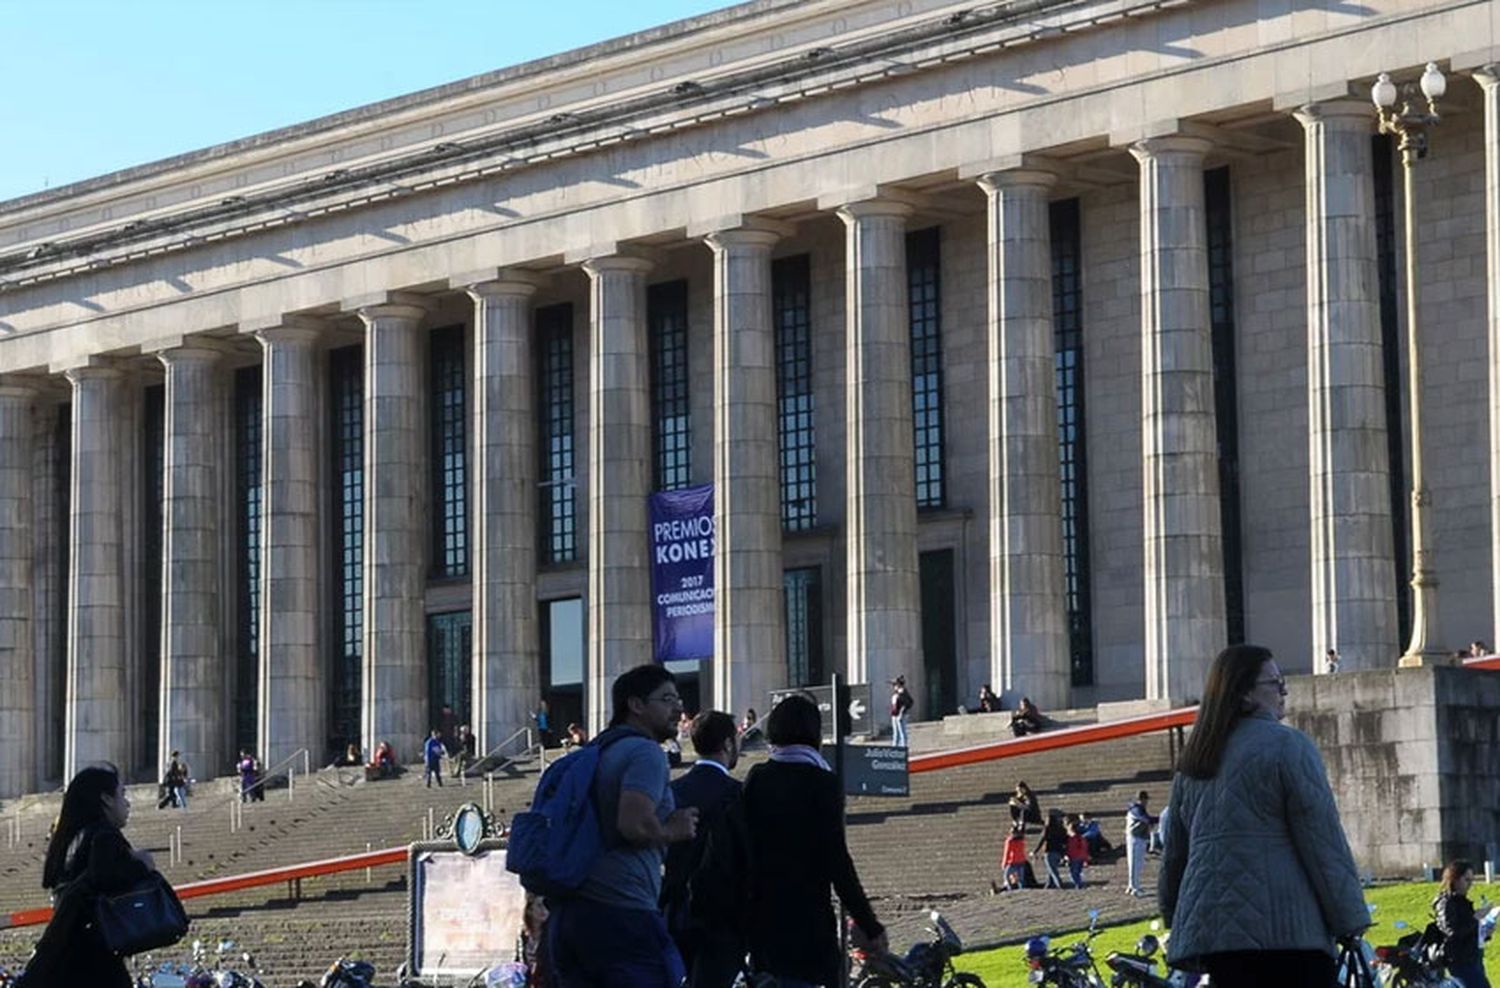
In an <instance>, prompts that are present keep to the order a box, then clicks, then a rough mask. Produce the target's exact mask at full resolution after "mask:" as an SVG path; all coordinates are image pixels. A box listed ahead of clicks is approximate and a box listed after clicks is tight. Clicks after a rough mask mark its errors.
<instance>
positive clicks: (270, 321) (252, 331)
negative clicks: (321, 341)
mask: <svg viewBox="0 0 1500 988" xmlns="http://www.w3.org/2000/svg"><path fill="white" fill-rule="evenodd" d="M284 329H295V330H299V331H302V332H307V333H311V334H312V335H313V336H314V337H316V336H319V335H321V334H323V333H324V332H326V331H327V330H328V321H327V320H326V319H320V318H318V317H317V316H304V315H292V314H289V313H281V314H278V315H274V316H259V317H256V318H253V319H242V320H241V321H240V323H239V331H240V334H241V335H243V336H254V337H255V338H256V339H263V338H264V337H265V334H266V333H279V332H280V331H281V330H284Z"/></svg>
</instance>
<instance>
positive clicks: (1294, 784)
mask: <svg viewBox="0 0 1500 988" xmlns="http://www.w3.org/2000/svg"><path fill="white" fill-rule="evenodd" d="M1285 714H1286V679H1285V678H1284V677H1283V676H1282V673H1281V669H1280V668H1279V667H1278V666H1277V664H1276V659H1275V657H1274V656H1272V654H1271V652H1270V650H1269V649H1265V648H1261V647H1259V646H1257V645H1232V646H1230V647H1229V648H1226V649H1224V651H1222V652H1220V653H1219V656H1218V658H1216V659H1215V660H1214V663H1213V666H1212V667H1211V668H1210V669H1209V673H1208V682H1207V684H1206V685H1205V687H1204V695H1203V702H1202V704H1201V705H1200V706H1199V708H1198V719H1197V722H1196V723H1195V724H1194V725H1193V733H1192V736H1191V737H1189V738H1188V742H1187V745H1186V746H1185V747H1184V748H1183V750H1182V755H1181V757H1180V758H1179V760H1178V763H1177V775H1176V777H1175V778H1174V779H1173V780H1172V795H1171V799H1170V801H1169V802H1170V805H1171V807H1172V813H1171V815H1170V817H1169V819H1168V822H1167V829H1168V832H1167V835H1166V850H1165V851H1164V853H1163V855H1162V865H1161V877H1160V882H1159V885H1158V889H1157V895H1158V899H1159V901H1160V905H1161V910H1162V917H1163V918H1164V919H1165V920H1166V923H1167V925H1168V926H1169V927H1171V929H1172V938H1171V940H1170V942H1169V947H1168V958H1167V959H1168V962H1169V963H1171V964H1172V965H1173V966H1174V967H1180V968H1185V969H1187V970H1195V971H1207V972H1208V974H1209V975H1210V976H1211V978H1212V980H1213V984H1214V988H1241V986H1244V988H1252V986H1265V985H1276V986H1278V988H1304V986H1305V988H1330V986H1331V985H1332V984H1333V982H1334V968H1335V958H1336V956H1337V952H1336V947H1335V941H1336V940H1339V939H1341V938H1344V937H1348V936H1352V935H1354V934H1356V933H1358V932H1359V931H1360V930H1362V929H1364V928H1365V927H1366V926H1368V925H1369V923H1370V916H1369V912H1368V910H1367V909H1366V908H1365V903H1364V895H1363V893H1362V892H1361V890H1360V884H1359V872H1358V870H1357V869H1356V867H1355V864H1354V856H1353V855H1352V854H1351V853H1350V851H1349V842H1348V841H1347V840H1346V839H1345V837H1344V828H1343V826H1342V825H1341V824H1340V823H1339V814H1338V807H1337V806H1336V805H1335V804H1334V800H1333V791H1332V790H1331V789H1330V788H1329V786H1328V774H1327V772H1326V771H1325V770H1324V768H1323V759H1322V756H1321V755H1319V753H1318V749H1317V746H1316V745H1315V744H1313V741H1312V739H1311V738H1309V737H1308V736H1307V735H1305V734H1303V733H1302V732H1300V731H1298V730H1296V729H1294V728H1291V727H1288V726H1286V725H1284V724H1282V723H1281V720H1282V718H1283V717H1284V716H1285Z"/></svg>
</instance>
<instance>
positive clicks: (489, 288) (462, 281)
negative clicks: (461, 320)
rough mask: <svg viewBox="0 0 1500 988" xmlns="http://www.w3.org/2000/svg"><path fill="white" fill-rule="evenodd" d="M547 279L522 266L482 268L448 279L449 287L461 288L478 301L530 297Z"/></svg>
mask: <svg viewBox="0 0 1500 988" xmlns="http://www.w3.org/2000/svg"><path fill="white" fill-rule="evenodd" d="M546 280H547V279H546V278H545V277H544V276H543V275H541V274H538V273H537V272H535V271H526V270H523V269H521V268H481V269H480V270H478V271H466V272H464V273H462V274H458V275H453V276H452V277H450V278H449V279H448V287H449V288H457V289H461V290H462V291H463V292H464V294H466V295H468V296H469V297H470V298H472V299H474V300H475V301H476V302H478V301H482V300H483V299H486V298H494V297H497V296H513V297H520V298H530V297H531V296H533V295H535V294H536V291H537V289H538V288H540V287H542V285H543V283H545V281H546Z"/></svg>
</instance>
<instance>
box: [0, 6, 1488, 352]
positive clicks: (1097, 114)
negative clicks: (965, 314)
mask: <svg viewBox="0 0 1500 988" xmlns="http://www.w3.org/2000/svg"><path fill="white" fill-rule="evenodd" d="M1124 6H1125V4H1124V3H1123V2H1122V3H1115V4H1104V5H1096V4H1084V5H1082V6H1078V7H1069V8H1067V15H1068V16H1073V14H1075V13H1079V12H1087V11H1090V10H1092V11H1095V12H1096V13H1098V12H1100V11H1103V10H1105V9H1106V8H1107V9H1110V10H1120V9H1124ZM1377 6H1378V7H1379V10H1378V11H1377V14H1376V16H1374V17H1369V16H1364V17H1353V16H1350V17H1349V18H1344V17H1343V16H1342V15H1339V16H1338V17H1330V18H1328V19H1327V24H1328V25H1330V26H1329V28H1328V30H1326V31H1324V32H1323V33H1322V34H1306V33H1304V34H1303V35H1300V36H1293V35H1292V34H1287V35H1286V36H1285V37H1282V38H1281V39H1280V40H1273V41H1272V42H1271V43H1269V44H1268V43H1266V38H1268V37H1272V36H1274V35H1275V34H1276V31H1274V30H1269V29H1268V28H1267V27H1266V26H1265V25H1264V24H1261V25H1257V24H1256V23H1255V22H1254V21H1253V19H1252V20H1250V21H1249V22H1247V23H1243V24H1242V25H1241V26H1242V28H1244V29H1243V30H1240V31H1238V32H1236V31H1234V30H1231V28H1230V26H1229V25H1233V24H1235V23H1238V22H1243V20H1244V17H1245V16H1246V15H1247V14H1248V13H1250V12H1253V11H1255V10H1256V9H1258V5H1257V4H1256V3H1255V2H1254V0H1225V2H1222V3H1219V4H1213V5H1209V4H1204V5H1202V8H1201V9H1195V10H1178V9H1177V8H1176V7H1175V6H1171V5H1168V6H1166V7H1164V8H1162V9H1160V10H1156V8H1155V7H1153V11H1154V13H1153V16H1155V17H1159V18H1160V19H1161V21H1160V24H1159V28H1160V29H1159V30H1158V31H1157V33H1156V34H1155V35H1153V36H1154V37H1162V36H1167V35H1173V36H1178V35H1180V36H1181V37H1182V38H1183V40H1182V41H1181V42H1180V43H1177V44H1175V45H1174V46H1169V47H1172V48H1173V50H1174V51H1175V52H1180V54H1173V55H1164V54H1160V53H1157V54H1156V55H1155V56H1154V65H1155V68H1154V69H1152V70H1151V71H1145V72H1142V71H1139V57H1138V56H1139V54H1140V53H1139V52H1137V51H1134V50H1132V49H1131V44H1132V42H1131V41H1130V40H1129V39H1128V38H1126V37H1125V36H1124V35H1122V36H1121V40H1120V43H1119V44H1120V50H1119V51H1118V52H1116V53H1115V55H1114V56H1113V57H1110V56H1108V55H1107V54H1106V55H1101V51H1105V52H1107V51H1108V46H1107V45H1104V46H1101V42H1100V39H1101V38H1103V37H1104V35H1102V34H1099V33H1097V32H1098V31H1102V30H1105V29H1104V28H1102V27H1100V26H1099V25H1098V24H1091V25H1090V26H1089V30H1090V31H1094V32H1095V33H1093V34H1090V33H1088V32H1086V31H1085V30H1084V29H1083V28H1080V29H1079V30H1078V31H1076V32H1070V31H1060V32H1059V31H1054V32H1050V33H1048V34H1047V35H1046V36H1045V37H1041V38H1037V39H1031V40H1034V41H1038V42H1040V41H1045V42H1046V44H1045V45H1044V44H1040V43H1037V44H1031V43H1029V42H1028V43H1021V42H1019V41H1018V42H1017V43H1016V45H1015V46H1013V47H1007V46H1006V45H1001V46H1000V49H1003V52H1002V54H1001V55H999V56H997V57H998V58H1002V59H1004V61H996V62H990V63H984V64H980V63H977V62H975V61H974V60H973V59H967V60H965V59H955V60H953V61H951V62H944V63H943V64H941V65H936V66H933V67H931V68H928V67H925V66H923V67H922V68H921V70H919V71H903V72H900V73H896V74H887V75H885V76H882V79H883V80H884V81H883V82H882V83H881V85H880V86H879V87H871V86H861V85H859V84H858V82H857V80H856V82H854V83H850V84H849V85H848V86H843V87H839V88H836V89H835V90H833V91H831V92H829V93H828V94H827V95H826V96H825V97H824V98H823V99H821V100H807V99H800V98H799V99H798V100H789V101H786V102H784V103H778V104H777V109H776V110H775V111H774V112H767V113H756V114H741V115H736V116H734V117H733V118H730V117H724V118H720V119H717V120H716V121H710V120H700V121H699V123H698V124H697V129H696V131H695V132H694V133H693V134H686V133H675V132H669V131H668V130H663V131H661V132H660V133H653V134H649V135H646V136H649V137H650V138H651V139H650V140H645V139H641V140H633V141H630V142H625V143H622V144H621V145H619V146H617V147H614V148H612V149H608V150H603V151H601V150H599V149H597V148H596V149H595V151H596V152H597V153H594V154H591V155H579V156H576V157H574V158H571V159H569V160H562V159H557V160H555V161H553V163H552V164H551V165H549V166H548V167H547V168H545V169H538V168H532V169H525V168H513V169H511V170H510V171H509V172H507V173H506V175H505V176H503V177H500V176H499V175H498V174H497V175H494V176H489V177H484V176H478V177H475V178H473V179H472V180H465V181H463V182H458V181H456V180H455V183H454V184H453V185H452V186H451V188H445V189H444V190H443V191H441V192H437V191H433V192H431V193H428V194H404V195H403V196H402V197H400V198H397V199H395V200H393V201H365V202H364V203H363V206H362V208H360V209H358V210H353V209H345V210H343V211H333V210H321V211H320V210H312V209H307V210H298V211H296V213H295V215H294V216H293V215H287V216H285V217H282V219H283V220H284V223H285V224H296V229H282V228H280V227H271V226H265V225H263V226H262V227H261V228H259V229H258V230H254V231H245V232H244V233H243V234H241V235H237V236H236V237H230V236H228V235H227V234H226V235H225V236H224V237H221V238H219V239H216V240H213V241H212V242H207V241H192V238H188V240H186V241H184V244H183V246H181V247H180V248H178V249H176V250H175V252H168V251H167V250H166V248H164V247H163V248H162V249H161V251H160V253H159V254H156V255H153V256H142V257H140V258H139V259H137V260H135V261H134V262H133V263H129V264H120V265H116V266H114V267H106V268H105V269H104V270H100V269H99V268H98V267H97V265H95V264H94V263H93V262H92V261H91V262H90V265H89V266H88V268H87V270H83V271H78V272H75V273H74V274H73V275H72V276H67V272H66V271H64V270H63V269H62V268H60V267H58V268H52V269H45V270H44V271H40V272H33V273H34V274H37V275H38V276H40V274H43V273H45V274H47V275H48V277H50V278H51V280H50V281H47V280H33V281H31V282H29V283H28V284H25V285H23V284H20V283H19V281H18V280H17V277H18V274H19V272H12V273H9V274H7V273H4V272H0V370H4V369H7V368H10V367H13V366H15V367H23V366H28V364H27V363H26V361H28V360H29V361H32V364H31V366H34V365H35V362H36V360H37V357H38V355H40V354H43V353H46V354H49V356H48V357H47V359H49V360H50V359H52V357H51V356H50V355H52V354H58V353H72V352H78V351H82V350H95V349H97V346H98V342H99V340H101V339H106V340H110V341H119V343H120V345H131V344H132V343H133V344H134V345H139V342H140V341H144V340H148V339H151V338H154V337H156V336H159V335H160V330H159V329H155V330H154V331H153V329H152V324H153V323H154V324H155V325H157V326H160V325H161V324H162V322H163V321H164V312H165V310H166V309H168V308H170V310H171V316H170V324H171V325H179V326H188V327H196V326H213V325H226V324H235V325H243V324H244V323H245V322H246V321H247V320H249V321H255V320H265V319H274V318H279V314H280V313H284V312H302V311H316V310H319V309H320V307H321V308H328V307H331V308H332V309H333V310H334V311H337V310H338V309H339V308H340V306H341V304H342V302H343V300H345V299H347V298H350V297H353V296H355V295H358V294H360V293H362V292H367V291H368V290H369V286H371V285H388V286H390V289H391V290H393V291H403V290H404V291H417V292H420V293H430V292H433V291H447V290H451V286H452V285H453V282H452V280H451V279H452V278H453V277H454V273H455V272H467V271H475V270H479V269H486V268H494V269H500V268H513V267H526V268H531V269H537V268H539V267H540V262H539V259H542V258H549V259H556V260H558V261H559V262H561V263H565V264H573V263H577V261H578V260H579V259H580V258H582V257H585V256H587V255H589V254H590V253H593V252H596V251H597V250H598V249H599V246H600V245H599V242H600V240H601V239H602V238H601V234H603V235H604V237H607V238H609V241H608V242H609V243H610V244H612V245H614V246H615V248H616V249H618V248H619V247H620V246H621V245H628V246H638V245H640V244H641V243H642V242H651V243H655V244H658V245H661V246H668V244H664V243H662V241H661V238H662V236H663V231H677V232H676V234H675V235H676V236H678V237H679V238H681V239H682V241H683V242H687V241H688V240H690V239H694V237H693V234H695V233H696V234H697V235H699V236H701V234H702V231H704V230H706V229H707V228H709V227H710V226H712V225H713V224H715V223H716V222H717V221H718V220H719V219H720V218H722V217H724V216H726V215H728V214H729V213H731V212H732V213H734V214H735V215H738V216H741V217H756V216H762V217H774V218H777V219H782V220H785V219H796V218H797V217H798V216H800V215H807V210H809V209H814V210H815V209H820V208H822V207H824V206H825V205H826V204H827V203H829V202H831V201H832V200H833V199H834V198H841V197H845V196H847V194H848V193H847V190H849V189H850V188H853V187H855V186H860V187H868V188H871V189H879V190H883V191H885V190H895V191H896V192H897V193H901V192H903V191H904V192H908V193H910V192H916V191H921V192H922V194H923V196H924V197H925V201H927V202H928V203H930V204H931V208H932V210H933V211H935V212H937V211H941V210H942V209H944V208H947V209H950V210H951V209H952V208H953V206H954V201H953V200H946V199H945V198H944V197H943V195H942V194H941V192H939V193H938V194H936V195H935V194H933V193H932V192H931V191H930V190H931V189H933V188H939V189H941V188H943V183H944V182H947V183H948V187H949V188H951V187H953V186H954V185H957V184H959V183H960V180H961V176H962V174H963V172H964V171H965V170H970V173H971V174H972V165H970V164H969V163H974V162H992V161H998V160H1002V159H1005V158H1007V157H1011V156H1024V155H1027V154H1037V153H1045V152H1049V151H1055V150H1058V149H1068V148H1080V147H1084V146H1087V147H1089V148H1091V149H1092V150H1090V151H1089V152H1088V153H1087V154H1080V155H1078V157H1077V158H1076V159H1073V160H1068V159H1064V158H1061V157H1059V158H1058V159H1057V160H1058V163H1059V165H1060V166H1061V167H1062V168H1063V169H1064V170H1065V172H1069V171H1070V172H1071V178H1072V179H1073V180H1075V181H1076V182H1077V183H1078V184H1090V183H1092V184H1116V183H1119V182H1126V181H1130V180H1131V173H1130V171H1129V169H1130V168H1131V167H1132V166H1131V164H1130V163H1129V161H1128V158H1126V157H1125V156H1124V155H1123V154H1122V153H1120V152H1119V151H1118V150H1113V151H1112V150H1111V149H1110V143H1109V138H1110V137H1112V136H1118V135H1121V134H1123V133H1125V132H1126V131H1128V130H1130V129H1131V128H1132V127H1134V128H1136V129H1145V128H1147V127H1149V126H1151V125H1152V124H1151V121H1156V120H1160V119H1161V115H1162V114H1164V113H1175V114H1176V115H1175V116H1173V117H1171V119H1172V120H1174V121H1176V122H1177V125H1178V126H1181V127H1185V128H1186V129H1185V130H1184V131H1183V132H1185V133H1191V134H1192V136H1204V135H1211V136H1208V137H1207V139H1209V140H1210V141H1211V143H1212V144H1213V145H1214V147H1215V148H1216V149H1220V150H1222V151H1223V153H1225V154H1226V155H1233V154H1240V155H1258V154H1265V153H1275V152H1276V151H1277V150H1278V149H1281V148H1286V149H1288V150H1290V149H1291V148H1292V147H1293V145H1288V144H1286V142H1285V141H1283V140H1281V139H1280V138H1279V137H1277V136H1275V135H1269V136H1268V135H1267V134H1264V133H1262V132H1260V131H1259V130H1252V129H1250V128H1239V127H1235V126H1233V121H1232V120H1228V119H1227V117H1226V110H1227V109H1232V107H1233V106H1242V107H1245V108H1247V109H1246V112H1247V113H1252V114H1255V115H1258V118H1264V117H1265V116H1266V113H1267V110H1268V109H1269V108H1270V104H1271V101H1272V100H1273V99H1274V98H1276V97H1277V95H1278V93H1279V92H1280V90H1279V89H1278V79H1279V78H1282V77H1283V76H1282V75H1280V74H1281V73H1284V71H1285V66H1286V64H1287V63H1288V62H1291V61H1295V62H1298V63H1299V64H1300V63H1303V62H1305V63H1306V70H1305V71H1304V73H1303V74H1304V75H1307V76H1309V77H1312V76H1317V75H1318V74H1322V75H1326V76H1328V77H1329V78H1330V79H1332V77H1333V76H1338V78H1339V81H1341V82H1342V84H1343V85H1344V86H1345V87H1346V88H1347V86H1348V82H1347V79H1346V77H1345V74H1347V73H1352V74H1356V75H1358V74H1360V73H1365V74H1371V75H1373V73H1374V72H1376V71H1378V70H1379V69H1381V68H1382V67H1384V66H1382V65H1376V64H1375V63H1374V61H1373V59H1375V58H1377V57H1379V58H1381V59H1389V58H1391V57H1393V51H1394V52H1395V55H1394V57H1397V58H1406V57H1408V56H1409V60H1410V61H1411V62H1413V63H1416V62H1418V61H1420V60H1422V59H1424V58H1425V57H1426V53H1427V52H1429V51H1430V50H1432V49H1433V48H1434V46H1436V47H1437V48H1451V49H1453V50H1458V49H1459V48H1460V47H1464V46H1471V45H1472V41H1471V40H1469V36H1470V35H1472V33H1473V31H1472V27H1473V25H1470V26H1469V28H1466V27H1465V23H1466V21H1465V15H1466V14H1467V12H1470V11H1473V12H1478V13H1479V14H1482V13H1483V9H1482V8H1483V6H1484V4H1483V3H1482V2H1481V0H1450V2H1446V3H1436V4H1433V3H1425V4H1417V3H1415V2H1413V0H1385V2H1384V3H1379V2H1377ZM1047 9H1048V10H1051V8H1050V7H1049V8H1047ZM1210 12H1211V15H1210ZM1049 16H1052V17H1054V18H1057V17H1062V16H1064V13H1062V12H1058V13H1054V14H1050V15H1049ZM1080 16H1081V14H1080ZM1289 16H1290V15H1289ZM1429 17H1430V22H1429V21H1428V20H1427V19H1426V18H1429ZM1346 21H1347V23H1346ZM1398 22H1399V23H1398ZM1080 23H1081V22H1080ZM1033 26H1034V25H1033ZM1287 26H1288V29H1290V26H1289V22H1288V25H1287ZM1003 27H1004V26H1002V25H996V24H993V23H992V24H990V25H989V26H988V27H987V28H986V30H990V31H992V32H998V31H1001V30H1002V28H1003ZM1418 27H1421V28H1422V29H1421V30H1418V29H1417V28H1418ZM1387 28H1389V29H1390V30H1391V31H1392V34H1391V37H1390V38H1389V39H1386V38H1382V45H1381V46H1375V45H1370V46H1366V47H1368V48H1370V49H1371V51H1370V53H1369V54H1368V56H1367V57H1368V58H1370V59H1372V61H1371V62H1370V64H1369V65H1368V66H1367V65H1363V64H1361V63H1360V62H1359V58H1358V57H1345V58H1342V59H1339V58H1333V57H1330V55H1329V53H1330V52H1331V51H1334V50H1340V51H1345V50H1348V49H1350V48H1352V47H1356V46H1351V45H1350V43H1349V36H1350V34H1352V33H1357V32H1358V31H1364V30H1369V31H1381V30H1386V29H1387ZM1009 29H1010V30H1015V31H1019V30H1020V29H1021V28H1020V26H1017V25H1009ZM1195 32H1196V33H1195ZM1247 32H1248V33H1247ZM1398 32H1399V33H1398ZM978 37H979V36H978V35H974V36H970V37H968V38H967V41H977V40H978ZM1106 40H1107V39H1106ZM956 43H957V42H956V40H954V39H950V41H949V44H950V45H952V44H956ZM966 43H967V42H966ZM997 50H999V49H997ZM1190 53H1191V54H1190ZM821 57H823V58H826V57H827V56H821ZM1360 57H1366V56H1360ZM1132 59H1134V62H1132ZM1059 60H1063V61H1069V60H1071V64H1073V66H1074V69H1075V70H1076V71H1072V72H1070V73H1063V75H1064V76H1065V78H1061V79H1059V78H1057V77H1058V75H1059V70H1058V68H1057V65H1058V62H1059ZM835 61H837V59H835ZM1133 66H1134V67H1133ZM851 68H852V67H851ZM1003 69H1012V70H1014V71H1013V72H1001V71H1000V70H1003ZM1001 74H1003V75H1013V76H1014V79H1011V80H1009V81H1007V80H998V81H997V75H1001ZM1049 80H1050V81H1049ZM1330 84H1331V83H1330ZM1281 85H1282V86H1284V83H1283V84H1281ZM1226 101H1232V102H1230V103H1229V104H1228V106H1227V107H1226ZM1148 108H1149V112H1150V115H1151V118H1150V120H1140V118H1142V117H1144V116H1145V115H1146V114H1147V113H1148ZM1200 116H1201V117H1207V118H1211V122H1210V120H1198V119H1195V118H1196V117H1200ZM1132 119H1137V120H1139V121H1140V122H1138V123H1135V124H1132V123H1130V121H1131V120H1132ZM1287 119H1288V120H1290V118H1289V117H1287ZM1194 129H1196V130H1197V133H1193V131H1194ZM1101 155H1108V156H1110V157H1101ZM1049 157H1051V156H1050V155H1049ZM1115 159H1118V160H1115ZM1066 177H1069V176H1068V175H1065V178H1066ZM726 207H727V208H726ZM799 210H801V212H798V211H799ZM282 212H289V211H287V210H283V211H282ZM976 213H977V210H976ZM190 241H191V242H190ZM7 280H8V281H9V285H8V286H7V285H5V284H4V282H6V281H7ZM37 334H42V335H44V336H47V337H49V338H48V339H46V340H45V341H42V340H36V339H34V338H33V337H35V336H36V335H37Z"/></svg>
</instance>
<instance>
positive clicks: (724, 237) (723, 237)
mask: <svg viewBox="0 0 1500 988" xmlns="http://www.w3.org/2000/svg"><path fill="white" fill-rule="evenodd" d="M780 240H781V234H780V233H778V232H777V231H775V230H766V229H762V228H760V227H745V226H742V227H736V228H734V229H731V230H715V231H714V232H713V233H709V234H706V235H705V236H704V237H703V242H704V243H705V244H707V245H708V246H709V249H710V250H712V251H713V252H714V253H715V254H723V253H727V252H729V251H731V250H735V249H740V250H760V251H770V250H771V248H772V247H775V246H776V244H777V243H778V242H779V241H780Z"/></svg>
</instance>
